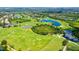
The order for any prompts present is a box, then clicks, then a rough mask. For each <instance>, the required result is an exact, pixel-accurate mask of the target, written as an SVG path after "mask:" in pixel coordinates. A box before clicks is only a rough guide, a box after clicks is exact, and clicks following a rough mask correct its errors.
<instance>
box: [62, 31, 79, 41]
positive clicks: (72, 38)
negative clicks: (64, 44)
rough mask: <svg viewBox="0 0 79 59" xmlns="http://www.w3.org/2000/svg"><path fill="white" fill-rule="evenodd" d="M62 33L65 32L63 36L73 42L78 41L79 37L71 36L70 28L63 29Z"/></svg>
mask: <svg viewBox="0 0 79 59" xmlns="http://www.w3.org/2000/svg"><path fill="white" fill-rule="evenodd" d="M64 33H65V34H64V36H63V37H64V38H66V39H68V40H71V41H73V42H79V39H78V38H75V37H74V36H73V32H72V30H64Z"/></svg>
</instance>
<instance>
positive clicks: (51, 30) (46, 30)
mask: <svg viewBox="0 0 79 59" xmlns="http://www.w3.org/2000/svg"><path fill="white" fill-rule="evenodd" d="M31 29H32V31H33V32H35V33H37V34H41V35H47V34H56V33H57V29H56V28H55V27H53V26H50V25H46V24H41V25H37V26H34V27H32V28H31Z"/></svg>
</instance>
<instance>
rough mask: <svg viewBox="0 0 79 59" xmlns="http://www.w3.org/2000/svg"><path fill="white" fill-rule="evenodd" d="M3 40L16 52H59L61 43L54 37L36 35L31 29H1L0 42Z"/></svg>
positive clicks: (60, 40)
mask: <svg viewBox="0 0 79 59" xmlns="http://www.w3.org/2000/svg"><path fill="white" fill-rule="evenodd" d="M3 39H6V40H7V41H8V44H10V45H13V46H14V48H15V49H16V50H19V49H21V50H59V49H60V48H61V47H62V41H63V39H62V38H59V37H57V36H56V35H54V36H52V35H46V36H44V35H38V34H36V33H34V32H33V31H32V30H31V29H23V28H20V27H11V28H1V29H0V41H1V40H3Z"/></svg>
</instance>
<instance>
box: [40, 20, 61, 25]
mask: <svg viewBox="0 0 79 59" xmlns="http://www.w3.org/2000/svg"><path fill="white" fill-rule="evenodd" d="M41 22H51V23H52V25H54V26H60V25H61V23H60V22H58V21H56V20H54V19H43V20H41Z"/></svg>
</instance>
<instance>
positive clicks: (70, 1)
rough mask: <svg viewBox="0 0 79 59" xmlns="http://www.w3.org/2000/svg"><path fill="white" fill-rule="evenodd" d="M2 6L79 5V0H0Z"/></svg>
mask: <svg viewBox="0 0 79 59" xmlns="http://www.w3.org/2000/svg"><path fill="white" fill-rule="evenodd" d="M0 7H79V0H0Z"/></svg>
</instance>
